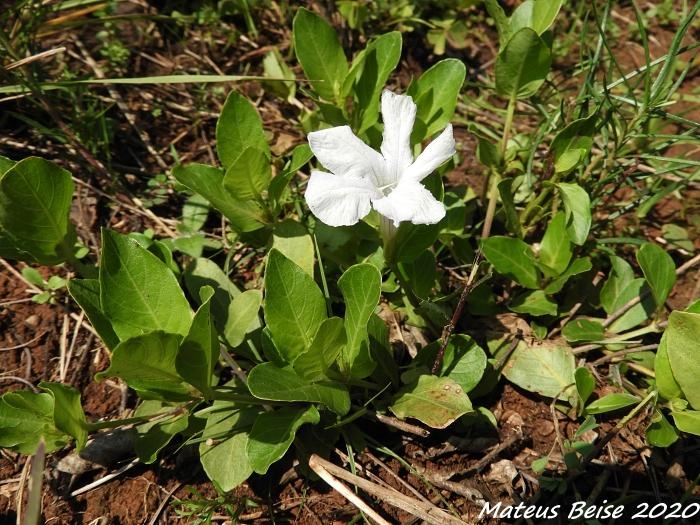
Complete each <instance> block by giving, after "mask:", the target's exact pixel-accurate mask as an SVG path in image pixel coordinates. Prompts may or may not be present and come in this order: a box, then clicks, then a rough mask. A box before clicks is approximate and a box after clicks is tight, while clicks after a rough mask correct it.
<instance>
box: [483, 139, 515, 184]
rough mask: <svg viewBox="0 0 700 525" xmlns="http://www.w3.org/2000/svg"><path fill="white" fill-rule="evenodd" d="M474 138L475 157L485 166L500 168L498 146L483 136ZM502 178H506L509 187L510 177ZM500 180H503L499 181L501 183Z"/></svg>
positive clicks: (500, 160) (500, 159) (501, 160)
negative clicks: (475, 143)
mask: <svg viewBox="0 0 700 525" xmlns="http://www.w3.org/2000/svg"><path fill="white" fill-rule="evenodd" d="M476 139H477V145H476V158H478V159H479V162H480V163H481V164H483V165H484V166H486V167H487V168H495V169H498V168H500V167H501V163H502V162H503V159H502V158H501V153H500V151H499V150H498V146H497V145H496V144H494V143H493V142H492V141H491V140H489V139H485V138H483V137H479V136H477V137H476ZM504 180H508V182H509V189H510V184H511V183H512V181H511V180H510V179H504ZM502 182H503V181H501V183H502ZM499 185H500V183H499Z"/></svg>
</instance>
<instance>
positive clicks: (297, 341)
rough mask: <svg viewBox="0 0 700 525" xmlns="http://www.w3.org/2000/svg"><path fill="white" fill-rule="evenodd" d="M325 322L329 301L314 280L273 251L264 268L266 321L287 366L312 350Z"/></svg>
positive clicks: (278, 252)
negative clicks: (319, 330) (319, 329)
mask: <svg viewBox="0 0 700 525" xmlns="http://www.w3.org/2000/svg"><path fill="white" fill-rule="evenodd" d="M326 318H327V315H326V300H325V299H324V297H323V294H322V293H321V290H320V289H319V288H318V286H317V285H316V283H315V282H314V280H313V279H312V278H311V277H310V276H309V275H308V274H307V273H306V272H304V270H302V269H301V268H300V267H299V266H298V265H297V264H295V263H294V262H293V261H290V260H289V259H288V258H287V257H285V256H284V255H283V254H282V253H281V252H280V251H278V250H275V249H274V248H273V249H271V250H270V253H269V255H268V259H267V266H266V268H265V321H266V323H267V327H268V328H269V330H270V332H271V333H272V338H273V340H274V341H275V344H276V346H277V348H278V350H279V351H280V353H281V356H282V358H283V359H284V360H285V361H286V362H287V363H293V362H294V359H296V357H297V356H298V355H299V354H301V353H302V352H304V351H305V350H308V349H309V347H310V346H311V342H312V341H313V338H314V336H315V335H316V331H317V330H318V327H319V326H321V323H322V322H323V321H324V320H325V319H326Z"/></svg>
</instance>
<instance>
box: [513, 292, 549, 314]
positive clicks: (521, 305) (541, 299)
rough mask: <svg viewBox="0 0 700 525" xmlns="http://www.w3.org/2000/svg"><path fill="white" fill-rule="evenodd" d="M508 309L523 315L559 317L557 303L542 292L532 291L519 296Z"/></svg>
mask: <svg viewBox="0 0 700 525" xmlns="http://www.w3.org/2000/svg"><path fill="white" fill-rule="evenodd" d="M508 308H509V309H510V310H513V311H514V312H518V313H521V314H530V315H535V316H540V315H557V303H555V302H554V301H552V300H551V299H550V298H549V297H547V295H546V294H545V293H544V291H542V290H530V291H527V292H524V293H521V294H519V295H518V296H516V297H515V298H514V299H513V300H512V301H511V302H510V303H508Z"/></svg>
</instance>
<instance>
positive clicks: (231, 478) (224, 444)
mask: <svg viewBox="0 0 700 525" xmlns="http://www.w3.org/2000/svg"><path fill="white" fill-rule="evenodd" d="M260 412H261V410H260V409H259V408H257V407H251V408H240V407H239V406H238V405H236V404H234V403H231V402H229V401H215V402H214V404H213V406H212V407H211V410H209V411H207V413H206V416H207V423H206V427H205V428H204V432H203V433H202V438H203V439H202V441H201V442H200V444H199V456H200V461H201V462H202V466H203V467H204V471H205V472H206V473H207V476H209V479H211V480H212V481H214V482H216V483H217V484H218V485H219V486H220V487H221V489H222V490H224V491H226V492H228V491H230V490H232V489H234V488H236V487H237V486H238V485H240V484H241V483H243V482H244V481H245V480H247V479H248V477H249V476H250V475H251V474H252V473H253V468H252V467H251V466H250V462H249V461H248V456H247V454H246V446H247V445H248V433H249V432H250V429H251V428H252V426H253V423H254V422H255V419H256V418H257V417H258V415H259V414H260ZM198 417H201V416H200V415H199V414H198Z"/></svg>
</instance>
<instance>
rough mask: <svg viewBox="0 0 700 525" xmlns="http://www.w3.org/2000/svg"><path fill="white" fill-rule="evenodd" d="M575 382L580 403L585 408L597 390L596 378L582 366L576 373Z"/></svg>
mask: <svg viewBox="0 0 700 525" xmlns="http://www.w3.org/2000/svg"><path fill="white" fill-rule="evenodd" d="M574 380H575V382H576V392H577V393H578V398H579V401H580V403H581V406H584V405H585V404H586V401H588V398H589V397H591V394H592V393H593V391H594V390H595V378H594V377H593V374H592V373H591V371H590V370H588V368H586V367H583V366H582V367H579V368H577V369H576V371H575V372H574Z"/></svg>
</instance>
